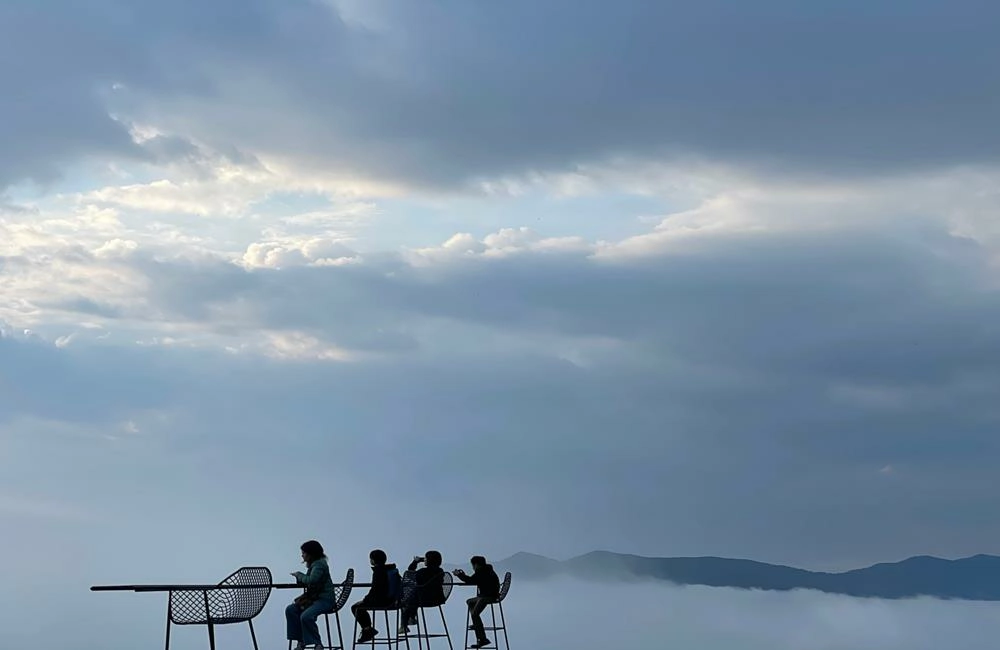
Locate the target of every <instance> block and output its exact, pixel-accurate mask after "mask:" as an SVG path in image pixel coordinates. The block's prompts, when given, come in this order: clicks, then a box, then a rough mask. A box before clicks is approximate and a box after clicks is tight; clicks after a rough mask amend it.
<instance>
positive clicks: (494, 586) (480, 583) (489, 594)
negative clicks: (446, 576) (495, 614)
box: [453, 555, 500, 648]
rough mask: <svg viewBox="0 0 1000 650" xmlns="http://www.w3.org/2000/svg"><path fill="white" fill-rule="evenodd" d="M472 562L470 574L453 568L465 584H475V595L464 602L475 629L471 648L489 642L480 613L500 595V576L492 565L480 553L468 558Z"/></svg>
mask: <svg viewBox="0 0 1000 650" xmlns="http://www.w3.org/2000/svg"><path fill="white" fill-rule="evenodd" d="M469 563H470V564H472V575H471V576H470V575H468V574H466V573H465V571H463V570H462V569H455V570H454V571H453V573H454V574H455V577H457V578H458V579H459V580H461V581H462V582H464V583H465V584H467V585H476V587H477V589H476V597H475V598H470V599H468V600H467V601H465V602H466V604H468V606H469V615H470V616H471V617H472V629H474V630H475V631H476V643H475V645H473V646H472V647H473V648H482V647H483V646H487V645H489V644H490V643H491V641H490V640H489V638H487V636H486V630H485V629H483V619H482V618H480V616H479V615H480V614H482V613H483V610H484V609H486V606H487V605H489V604H490V603H495V602H496V600H497V598H498V597H499V596H500V578H499V577H498V576H497V572H496V571H494V570H493V567H492V566H491V565H489V564H487V563H486V558H484V557H483V556H482V555H474V556H472V559H471V560H469Z"/></svg>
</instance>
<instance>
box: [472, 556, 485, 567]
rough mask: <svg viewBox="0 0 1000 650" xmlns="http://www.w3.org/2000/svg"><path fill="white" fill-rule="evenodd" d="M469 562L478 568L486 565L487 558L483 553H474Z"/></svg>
mask: <svg viewBox="0 0 1000 650" xmlns="http://www.w3.org/2000/svg"><path fill="white" fill-rule="evenodd" d="M469 564H471V565H472V568H473V569H478V568H479V567H481V566H486V558H484V557H483V556H482V555H473V556H472V559H470V560H469Z"/></svg>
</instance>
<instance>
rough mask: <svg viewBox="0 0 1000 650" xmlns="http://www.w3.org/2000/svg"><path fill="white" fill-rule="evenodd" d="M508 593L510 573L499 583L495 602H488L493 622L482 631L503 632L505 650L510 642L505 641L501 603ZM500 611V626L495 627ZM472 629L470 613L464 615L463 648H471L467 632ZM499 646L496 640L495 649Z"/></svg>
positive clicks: (504, 621) (505, 627)
mask: <svg viewBox="0 0 1000 650" xmlns="http://www.w3.org/2000/svg"><path fill="white" fill-rule="evenodd" d="M509 591H510V571H508V572H507V573H505V574H504V576H503V582H501V583H500V591H499V592H498V593H497V597H496V600H493V601H491V602H490V604H489V605H490V618H491V619H492V621H493V625H490V626H485V625H484V626H483V629H484V630H492V631H493V633H494V634H496V633H497V632H503V644H504V648H506V650H510V641H508V640H507V620H506V618H504V614H503V601H504V599H505V598H506V597H507V592H509ZM497 609H499V610H500V624H499V625H497V612H496V610H497ZM473 629H474V628H473V627H472V617H471V612H468V611H467V612H466V613H465V647H466V648H471V647H473V646H470V645H469V632H471V631H472V630H473ZM499 645H500V640H499V638H498V639H497V647H499Z"/></svg>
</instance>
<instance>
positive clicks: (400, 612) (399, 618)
mask: <svg viewBox="0 0 1000 650" xmlns="http://www.w3.org/2000/svg"><path fill="white" fill-rule="evenodd" d="M402 616H403V610H401V609H397V610H396V630H397V631H396V648H397V650H398V648H399V631H398V630H399V624H400V623H401V622H403V619H402ZM403 643H405V644H406V650H410V636H409V635H408V634H404V635H403ZM417 645H418V646H419V645H420V639H417Z"/></svg>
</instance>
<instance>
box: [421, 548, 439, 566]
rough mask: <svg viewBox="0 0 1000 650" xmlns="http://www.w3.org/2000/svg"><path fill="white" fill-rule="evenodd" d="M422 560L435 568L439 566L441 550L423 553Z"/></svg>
mask: <svg viewBox="0 0 1000 650" xmlns="http://www.w3.org/2000/svg"><path fill="white" fill-rule="evenodd" d="M424 562H426V563H427V566H429V567H433V568H435V569H436V568H437V567H439V566H441V551H427V552H426V553H424Z"/></svg>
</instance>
